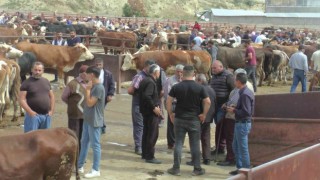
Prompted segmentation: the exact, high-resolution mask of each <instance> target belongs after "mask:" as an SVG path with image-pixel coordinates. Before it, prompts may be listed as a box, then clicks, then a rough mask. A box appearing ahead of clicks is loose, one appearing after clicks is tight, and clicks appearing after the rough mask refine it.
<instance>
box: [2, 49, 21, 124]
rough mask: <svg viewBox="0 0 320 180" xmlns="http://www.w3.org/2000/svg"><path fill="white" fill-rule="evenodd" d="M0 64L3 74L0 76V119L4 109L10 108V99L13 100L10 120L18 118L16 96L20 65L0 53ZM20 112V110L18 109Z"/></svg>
mask: <svg viewBox="0 0 320 180" xmlns="http://www.w3.org/2000/svg"><path fill="white" fill-rule="evenodd" d="M0 61H1V63H0V65H1V69H3V70H1V71H5V73H4V72H2V74H3V76H2V77H1V79H2V80H1V82H2V84H1V85H0V86H1V88H0V89H1V90H0V94H1V95H0V96H1V98H0V99H1V103H0V104H1V108H0V116H1V117H0V120H1V119H2V118H3V117H5V116H6V111H7V110H8V109H9V108H10V103H11V101H12V102H13V108H14V111H13V118H12V120H11V121H17V120H18V115H17V112H18V107H19V106H18V97H19V92H20V85H21V80H20V67H19V65H18V64H17V63H16V62H15V61H12V60H9V59H6V58H5V57H4V54H0ZM20 112H21V111H20Z"/></svg>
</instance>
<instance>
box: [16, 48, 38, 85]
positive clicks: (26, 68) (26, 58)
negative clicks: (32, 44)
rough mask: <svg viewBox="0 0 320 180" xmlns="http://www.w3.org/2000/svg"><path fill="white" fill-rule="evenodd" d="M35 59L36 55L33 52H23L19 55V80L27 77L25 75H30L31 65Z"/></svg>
mask: <svg viewBox="0 0 320 180" xmlns="http://www.w3.org/2000/svg"><path fill="white" fill-rule="evenodd" d="M36 61H37V57H36V55H35V54H34V53H33V52H24V53H23V55H22V56H21V57H19V58H18V64H19V66H20V77H21V82H23V81H25V80H26V79H27V77H26V75H27V74H29V75H31V71H32V65H33V64H34V63H35V62H36Z"/></svg>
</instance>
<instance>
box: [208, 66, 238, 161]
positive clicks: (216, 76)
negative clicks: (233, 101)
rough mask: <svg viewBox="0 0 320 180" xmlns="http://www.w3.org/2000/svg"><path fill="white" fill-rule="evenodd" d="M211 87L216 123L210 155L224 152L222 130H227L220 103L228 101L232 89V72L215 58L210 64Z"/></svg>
mask: <svg viewBox="0 0 320 180" xmlns="http://www.w3.org/2000/svg"><path fill="white" fill-rule="evenodd" d="M212 73H213V75H212V79H211V81H210V85H211V87H212V88H213V89H214V91H215V92H216V95H217V106H216V111H215V114H214V122H215V124H216V131H215V145H216V147H215V148H216V149H215V150H214V151H212V152H211V154H212V155H216V154H224V152H225V147H226V138H225V136H224V134H225V133H224V132H225V131H227V129H226V128H225V123H223V120H224V117H225V110H224V109H223V108H222V105H223V104H224V103H226V102H227V101H228V98H229V94H230V92H231V91H232V90H233V89H234V79H233V74H232V73H231V72H229V71H228V70H225V69H224V68H223V65H222V63H221V61H219V60H216V61H214V62H213V64H212Z"/></svg>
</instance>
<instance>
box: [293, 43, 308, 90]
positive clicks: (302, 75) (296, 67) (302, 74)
mask: <svg viewBox="0 0 320 180" xmlns="http://www.w3.org/2000/svg"><path fill="white" fill-rule="evenodd" d="M289 67H290V68H291V69H292V70H293V71H294V74H293V83H292V86H291V89H290V93H294V92H295V91H296V88H297V86H298V84H299V82H301V85H302V92H306V90H307V73H308V59H307V56H306V55H305V54H304V46H303V45H300V46H299V51H298V52H296V53H294V54H293V55H292V56H291V57H290V60H289Z"/></svg>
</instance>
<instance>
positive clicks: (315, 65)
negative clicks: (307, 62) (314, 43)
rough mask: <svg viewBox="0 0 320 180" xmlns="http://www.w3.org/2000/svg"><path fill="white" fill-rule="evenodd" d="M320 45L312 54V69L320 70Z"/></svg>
mask: <svg viewBox="0 0 320 180" xmlns="http://www.w3.org/2000/svg"><path fill="white" fill-rule="evenodd" d="M319 49H320V46H319V45H318V50H317V51H315V52H314V53H313V54H312V56H311V69H312V70H314V71H320V50H319Z"/></svg>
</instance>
